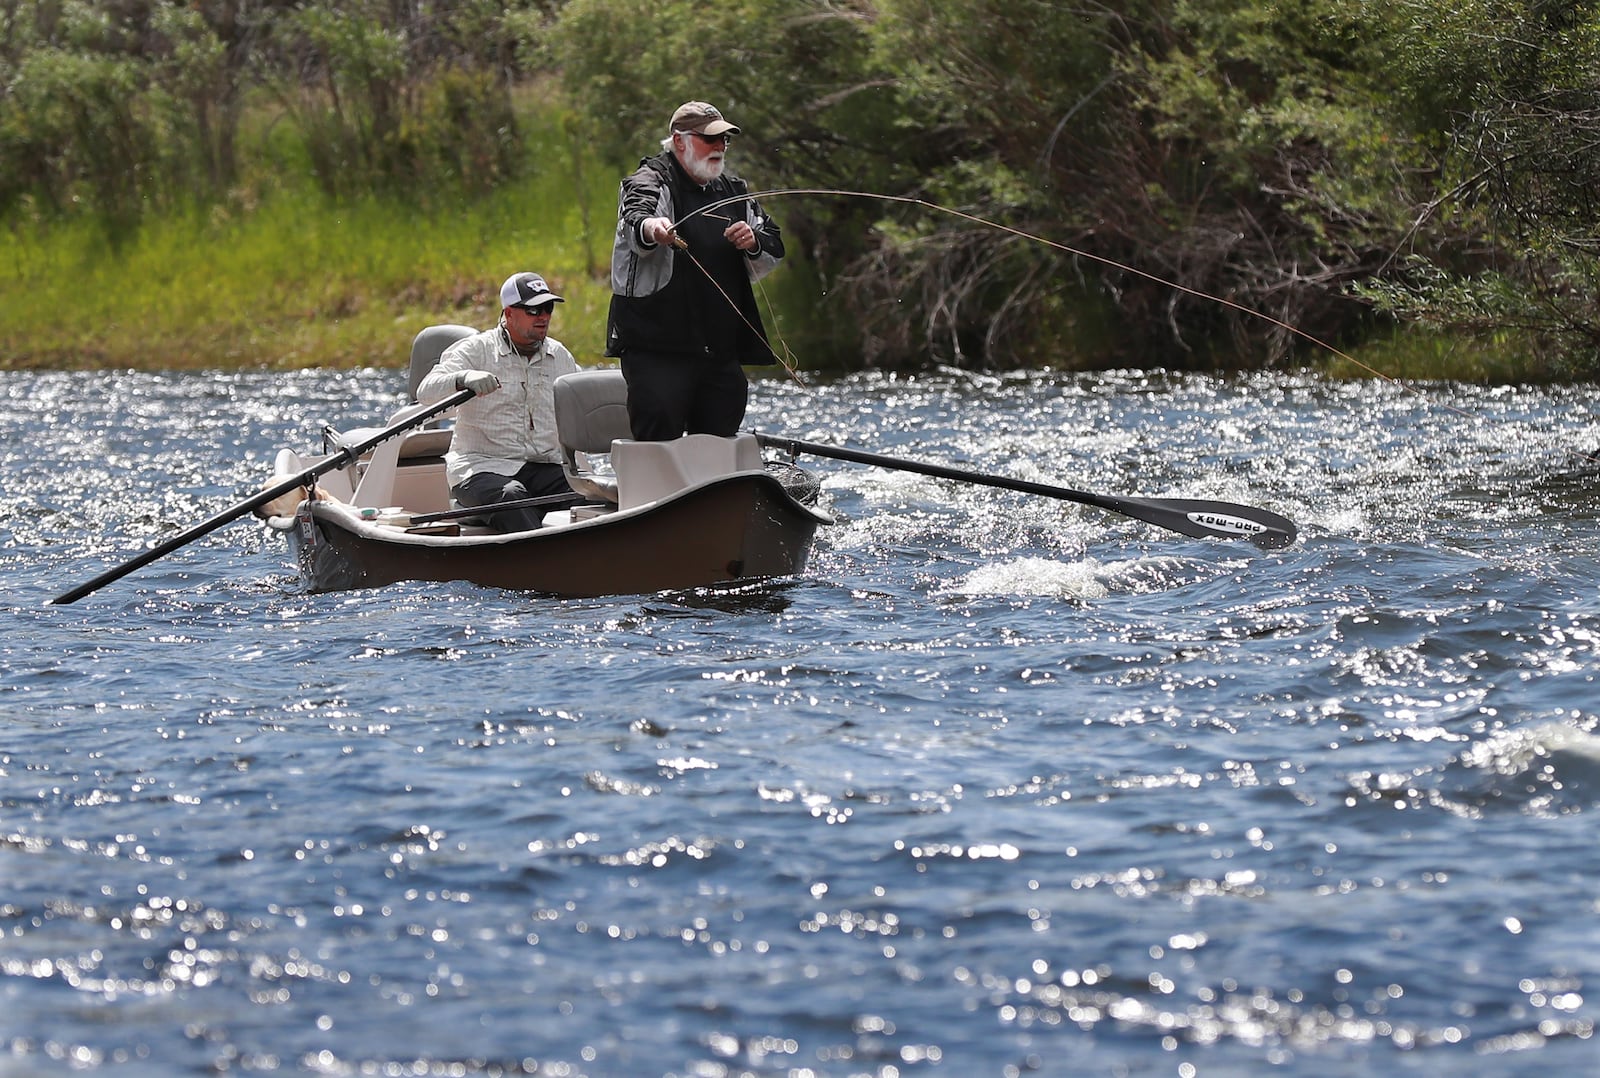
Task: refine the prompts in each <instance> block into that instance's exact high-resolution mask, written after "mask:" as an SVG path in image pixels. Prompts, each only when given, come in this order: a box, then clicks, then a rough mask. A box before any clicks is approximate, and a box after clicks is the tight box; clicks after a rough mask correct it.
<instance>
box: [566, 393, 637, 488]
mask: <svg viewBox="0 0 1600 1078" xmlns="http://www.w3.org/2000/svg"><path fill="white" fill-rule="evenodd" d="M555 402H556V440H557V441H558V442H559V443H560V445H561V468H562V471H563V472H565V473H566V478H567V485H568V486H570V487H571V488H572V489H573V490H575V491H577V492H578V493H579V494H582V495H583V496H584V497H587V498H596V499H598V500H600V501H604V502H612V503H615V502H616V501H617V480H616V477H615V476H611V475H605V474H602V473H600V472H597V471H595V469H594V465H593V462H592V461H590V460H589V459H588V457H589V455H590V454H601V453H610V452H611V445H612V443H613V442H615V441H616V440H617V439H619V438H628V437H631V436H632V434H633V428H632V427H631V426H630V424H629V422H628V383H627V382H626V381H625V380H624V379H623V377H622V372H621V371H619V370H617V369H615V368H605V369H601V370H590V371H576V372H574V373H572V374H563V375H562V376H561V377H560V378H557V379H556V381H555Z"/></svg>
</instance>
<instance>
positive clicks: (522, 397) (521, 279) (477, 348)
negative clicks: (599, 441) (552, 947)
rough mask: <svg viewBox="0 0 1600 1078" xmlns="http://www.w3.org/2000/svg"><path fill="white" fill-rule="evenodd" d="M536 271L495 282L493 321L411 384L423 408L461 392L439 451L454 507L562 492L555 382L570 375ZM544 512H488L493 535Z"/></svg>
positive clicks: (568, 356)
mask: <svg viewBox="0 0 1600 1078" xmlns="http://www.w3.org/2000/svg"><path fill="white" fill-rule="evenodd" d="M565 302H566V301H565V300H563V299H562V298H561V297H560V296H558V295H556V294H555V293H554V292H552V291H550V286H549V285H547V284H545V280H544V278H543V277H541V276H539V275H538V274H537V273H514V274H512V275H511V276H510V277H508V278H506V283H505V284H503V285H501V286H500V308H501V310H500V324H499V325H497V326H495V327H494V328H493V329H486V330H484V331H483V332H481V333H475V334H473V335H472V336H470V337H463V338H462V339H461V340H459V341H457V342H456V343H454V344H452V345H451V346H450V347H449V348H446V349H445V350H444V354H443V355H442V356H440V357H439V362H438V363H436V364H435V365H434V368H433V370H431V371H429V372H428V374H427V376H426V377H425V378H423V379H422V381H421V382H420V383H419V384H418V385H417V400H418V401H419V402H421V403H423V404H431V403H433V402H434V401H439V400H443V399H444V398H445V397H448V396H449V395H450V394H452V393H455V392H458V391H460V390H463V389H470V390H472V391H473V392H474V393H476V394H477V396H475V397H473V398H472V399H471V400H469V401H467V402H466V403H465V404H462V405H461V406H460V407H459V408H458V409H457V410H456V425H455V432H454V433H453V434H452V435H451V438H450V451H449V452H448V453H446V454H445V474H446V475H447V477H448V478H449V480H450V494H451V496H452V497H454V498H455V500H456V501H458V502H460V503H461V504H462V505H464V506H469V507H470V506H492V505H494V504H496V503H497V502H511V501H518V500H520V499H523V498H537V497H540V496H543V495H549V494H570V493H572V488H571V487H569V486H567V480H566V476H565V473H564V472H563V471H562V469H561V447H560V445H559V444H558V442H557V440H556V406H555V389H554V388H553V387H554V385H555V380H556V379H557V378H559V377H560V376H561V375H563V374H571V373H572V372H573V371H575V370H577V369H578V364H577V361H576V360H574V359H573V358H572V353H571V352H569V351H567V349H566V346H565V345H563V344H562V343H561V342H560V341H558V340H556V339H555V338H554V337H551V336H550V335H549V334H550V317H551V315H552V314H554V313H555V309H556V304H558V303H565ZM543 518H544V510H543V509H542V508H540V507H537V506H534V507H531V508H525V509H507V510H504V511H502V512H497V513H490V514H489V526H490V527H492V528H494V529H495V530H496V531H501V532H513V531H531V530H532V529H534V528H537V527H539V526H540V525H541V523H542V522H543Z"/></svg>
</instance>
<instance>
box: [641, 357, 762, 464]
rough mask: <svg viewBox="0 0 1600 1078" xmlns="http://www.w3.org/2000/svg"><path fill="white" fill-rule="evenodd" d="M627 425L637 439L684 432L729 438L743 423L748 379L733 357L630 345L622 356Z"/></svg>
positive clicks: (656, 439)
mask: <svg viewBox="0 0 1600 1078" xmlns="http://www.w3.org/2000/svg"><path fill="white" fill-rule="evenodd" d="M622 377H623V378H624V379H625V380H626V381H627V383H628V425H629V426H630V427H632V428H633V437H634V438H635V439H636V440H637V441H641V442H665V441H670V440H671V439H673V438H677V437H680V436H682V435H685V434H716V435H719V436H721V437H723V438H731V437H733V435H735V434H737V433H739V424H741V423H743V422H744V409H745V405H746V404H747V403H748V402H749V400H750V383H749V381H748V380H747V379H746V378H745V376H744V368H743V367H741V366H739V364H738V363H736V362H734V361H732V360H725V359H712V358H710V357H708V356H691V355H683V354H674V353H671V352H644V351H640V350H638V349H636V348H630V349H628V350H627V352H625V353H624V354H623V356H622Z"/></svg>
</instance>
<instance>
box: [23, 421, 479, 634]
mask: <svg viewBox="0 0 1600 1078" xmlns="http://www.w3.org/2000/svg"><path fill="white" fill-rule="evenodd" d="M472 397H473V393H472V390H470V389H463V390H461V391H460V392H459V393H453V394H451V395H450V396H448V397H446V398H445V399H444V400H442V401H440V402H439V403H438V404H435V405H433V406H431V407H429V408H425V409H423V410H422V411H420V412H417V413H416V414H415V415H412V416H410V417H408V418H406V419H402V420H400V421H399V422H397V423H395V424H393V425H392V426H388V427H385V428H384V429H383V430H380V431H378V432H377V433H376V434H374V435H372V436H371V437H370V438H367V439H365V440H364V441H362V442H359V443H357V444H356V445H352V446H348V447H346V448H344V449H342V450H340V451H339V452H337V453H335V454H333V455H332V456H329V457H325V458H323V459H322V460H320V461H318V462H317V463H316V464H313V465H312V466H311V467H309V468H307V469H306V470H305V471H303V472H301V473H300V474H299V475H295V476H291V477H290V478H288V479H285V480H284V481H283V482H281V483H275V484H273V485H272V486H270V487H267V488H266V489H265V490H263V491H261V492H259V493H257V494H255V495H253V496H252V497H250V498H247V499H245V500H244V501H242V502H240V503H239V504H238V505H235V506H234V507H233V508H231V509H227V510H224V511H223V512H221V513H218V514H217V515H216V516H214V517H212V518H211V519H210V520H207V521H204V522H203V523H200V524H196V525H195V526H194V527H192V528H190V529H188V530H187V531H183V532H180V533H179V534H177V535H174V536H173V537H172V538H171V539H168V540H166V541H165V542H163V543H159V544H157V545H156V546H153V547H151V548H150V549H149V550H147V551H145V552H144V553H143V554H140V555H139V556H138V557H137V558H133V559H131V560H129V561H126V562H124V563H123V564H121V565H119V566H117V567H116V568H115V569H110V570H107V571H106V572H104V573H101V574H100V575H99V576H97V577H95V578H94V579H93V580H91V581H89V582H88V583H87V584H80V585H78V586H77V587H75V588H73V589H72V590H71V591H69V592H64V593H63V594H61V595H58V596H56V597H55V598H54V599H51V600H50V601H51V602H52V603H75V602H77V601H78V600H79V599H82V598H83V597H84V596H85V595H88V594H89V593H90V592H92V591H98V590H99V589H101V588H103V587H105V586H106V585H107V584H109V583H111V582H112V581H113V580H119V579H121V578H122V577H125V576H127V575H128V574H129V573H131V572H133V571H134V570H135V569H137V568H139V567H140V566H141V565H149V564H150V563H151V562H153V561H155V560H156V559H157V558H159V557H162V556H163V555H165V554H170V553H172V552H173V551H174V550H177V549H178V548H179V547H181V546H186V545H188V544H189V543H192V542H194V541H195V540H196V539H198V538H200V537H201V536H203V535H210V534H211V533H212V532H214V531H216V530H217V529H218V528H220V527H222V526H223V525H224V524H227V523H229V522H230V521H234V520H238V519H239V518H240V517H242V516H244V515H245V514H246V513H248V512H250V511H251V510H252V509H255V508H256V507H257V506H261V505H265V504H267V503H268V502H270V501H272V499H274V498H277V497H281V496H282V495H284V494H287V493H289V492H290V491H291V490H295V489H296V488H298V487H303V486H307V485H309V484H310V483H311V482H312V481H314V480H315V479H316V478H317V477H318V476H321V475H326V474H327V473H328V472H331V471H333V470H334V469H335V468H339V467H343V466H345V465H347V464H350V463H353V462H354V461H355V460H356V459H357V458H359V457H360V456H361V454H363V453H365V452H366V451H367V450H369V449H371V448H372V447H373V446H375V445H377V444H378V443H380V442H386V441H388V440H389V439H390V438H393V437H394V436H395V435H397V434H404V433H405V432H406V431H408V430H410V429H411V428H412V427H415V426H416V425H417V424H419V423H423V422H426V421H427V420H429V419H432V418H433V417H434V416H436V415H438V414H439V413H440V412H447V411H449V410H450V409H451V408H454V407H455V406H456V405H458V404H463V403H465V402H466V401H469V400H471V399H472Z"/></svg>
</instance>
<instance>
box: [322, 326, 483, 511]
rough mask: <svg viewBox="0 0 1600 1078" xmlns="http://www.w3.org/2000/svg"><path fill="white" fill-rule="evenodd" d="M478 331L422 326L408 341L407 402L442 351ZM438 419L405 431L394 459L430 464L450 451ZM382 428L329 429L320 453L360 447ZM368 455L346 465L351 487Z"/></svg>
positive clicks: (413, 397)
mask: <svg viewBox="0 0 1600 1078" xmlns="http://www.w3.org/2000/svg"><path fill="white" fill-rule="evenodd" d="M476 332H477V330H475V329H473V328H472V327H471V326H462V325H456V324H455V323H444V324H441V325H437V326H426V327H424V328H423V329H422V330H421V331H420V332H419V333H418V334H417V335H416V336H415V337H413V338H412V340H411V360H410V367H409V371H408V375H407V382H406V400H407V401H408V402H409V403H411V404H415V403H417V386H418V385H420V384H421V383H422V380H423V378H425V377H427V374H428V372H429V371H431V370H433V368H434V366H435V365H437V364H438V362H439V357H440V356H442V355H444V350H445V349H446V348H449V347H450V346H451V345H452V344H454V343H456V342H457V341H459V340H461V339H462V338H464V337H470V336H472V335H473V334H474V333H476ZM441 423H442V419H441V417H439V416H435V417H434V418H432V419H430V420H428V421H427V422H426V423H425V424H424V425H423V426H422V427H420V428H418V429H416V430H412V431H407V432H406V433H405V434H404V435H402V436H401V440H400V445H399V449H398V452H397V454H396V460H397V461H399V462H405V463H407V464H413V465H414V464H431V463H433V458H435V457H438V458H443V457H444V454H445V451H446V450H448V449H449V448H450V430H449V428H448V427H444V426H442V425H441ZM380 430H383V428H382V427H358V428H356V429H354V430H335V429H334V428H332V427H324V428H323V429H322V451H323V452H324V453H336V452H338V451H339V450H341V449H348V448H350V447H351V446H355V445H359V444H360V443H362V442H364V441H366V440H367V439H368V438H370V437H372V436H373V435H374V434H377V433H378V432H379V431H380ZM370 456H371V454H370V452H369V453H368V454H366V455H364V456H363V458H362V459H361V461H359V462H357V461H352V462H350V464H348V465H346V466H345V469H344V471H345V474H346V477H347V478H348V479H349V481H350V485H351V487H352V488H354V487H355V486H357V485H358V484H359V483H360V482H361V477H362V473H363V472H364V471H365V470H366V461H367V460H368V459H369V458H370Z"/></svg>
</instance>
